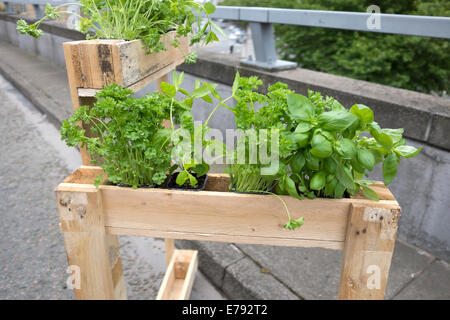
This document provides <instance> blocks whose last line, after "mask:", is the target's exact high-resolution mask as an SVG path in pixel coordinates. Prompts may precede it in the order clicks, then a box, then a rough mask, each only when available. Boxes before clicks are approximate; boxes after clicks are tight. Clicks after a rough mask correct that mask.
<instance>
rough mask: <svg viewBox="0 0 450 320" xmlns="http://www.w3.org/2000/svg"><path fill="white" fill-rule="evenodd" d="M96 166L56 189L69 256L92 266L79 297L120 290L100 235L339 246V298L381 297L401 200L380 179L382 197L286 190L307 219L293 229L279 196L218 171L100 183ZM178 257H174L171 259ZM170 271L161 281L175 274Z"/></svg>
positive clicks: (293, 208)
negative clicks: (190, 183)
mask: <svg viewBox="0 0 450 320" xmlns="http://www.w3.org/2000/svg"><path fill="white" fill-rule="evenodd" d="M100 173H102V169H101V168H98V167H81V168H80V169H78V170H77V171H76V172H74V173H73V174H72V175H70V176H69V177H68V178H66V179H65V180H64V182H63V183H61V184H60V185H59V186H58V187H57V188H56V198H57V205H58V211H59V215H60V219H61V228H62V230H63V232H64V238H65V241H66V249H67V253H68V257H69V263H72V261H73V262H76V263H79V265H80V266H82V270H83V269H84V268H86V270H89V271H87V272H86V273H85V275H84V277H82V278H81V289H80V290H79V291H78V293H77V289H75V293H76V296H77V297H82V298H90V299H92V298H94V299H97V298H113V297H114V290H119V289H117V286H119V287H120V284H118V283H116V282H115V280H114V279H115V277H114V266H112V265H111V261H118V260H120V257H118V258H117V257H115V255H113V256H114V257H115V258H114V259H111V257H109V261H108V257H107V255H106V254H105V253H104V252H107V251H105V250H106V249H105V248H106V246H107V245H106V244H105V240H104V239H105V238H104V236H105V235H114V236H117V235H134V236H147V237H164V238H170V239H188V240H202V241H218V242H232V243H248V244H266V245H277V246H297V247H320V248H329V249H338V250H344V260H343V265H342V271H341V281H340V286H339V298H340V299H383V297H384V291H385V288H386V284H387V277H388V273H389V267H390V263H391V258H392V253H393V249H394V245H395V238H396V233H397V228H398V219H399V216H400V206H399V204H398V203H397V201H396V200H395V198H394V197H393V195H392V194H391V192H390V191H389V189H388V188H387V187H385V186H384V185H383V184H382V183H377V184H375V185H374V186H373V189H374V190H375V191H376V192H377V193H378V195H379V197H380V201H379V202H373V201H370V200H367V199H365V198H364V197H363V196H362V195H357V196H355V197H353V198H351V199H315V200H297V199H295V198H292V197H286V196H283V197H282V198H283V199H284V201H285V202H286V204H287V206H288V207H289V209H290V211H291V214H292V216H293V218H299V217H304V218H305V224H304V225H303V226H302V227H301V228H300V229H297V230H295V231H290V230H286V229H284V228H283V227H282V226H283V224H284V223H285V222H286V213H285V210H284V208H283V205H282V203H281V202H280V200H279V199H277V198H275V197H272V196H267V195H249V194H237V193H232V192H228V185H229V178H228V176H226V175H223V174H222V175H221V174H211V175H209V179H208V184H207V187H206V190H205V191H201V192H191V191H178V190H167V189H131V188H121V187H117V186H112V185H101V186H100V187H99V188H98V189H97V188H95V186H94V185H93V181H94V179H95V177H96V176H97V175H98V174H100ZM68 217H69V218H70V219H69V220H68V219H67V218H68ZM75 240H76V241H75ZM90 257H96V258H95V259H89V258H90ZM176 259H177V258H176V256H173V257H172V263H171V265H172V266H173V265H174V264H176ZM172 270H173V269H172ZM171 272H172V271H171ZM171 272H169V273H168V275H166V280H165V284H166V286H169V285H170V283H173V282H174V281H175V280H174V279H178V278H177V277H175V276H174V275H173V272H172V273H171ZM99 275H102V276H101V277H100V276H99ZM120 290H121V289H120ZM163 296H164V295H163V294H162V293H161V294H160V297H163ZM164 297H167V296H164Z"/></svg>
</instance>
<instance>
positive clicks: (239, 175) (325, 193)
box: [228, 74, 420, 229]
mask: <svg viewBox="0 0 450 320" xmlns="http://www.w3.org/2000/svg"><path fill="white" fill-rule="evenodd" d="M260 85H262V82H261V81H260V80H259V79H258V78H256V77H250V78H243V77H240V76H239V74H238V75H237V76H236V80H235V83H234V85H233V92H234V94H233V97H234V98H235V100H236V102H237V103H236V105H235V106H234V108H233V109H232V111H233V113H234V114H235V120H236V126H237V127H238V128H239V129H242V130H250V129H253V130H254V131H256V132H259V131H260V130H263V129H278V130H279V151H278V153H279V154H278V155H277V156H278V157H279V161H280V165H279V170H278V172H276V173H274V174H271V175H264V174H262V170H261V169H262V168H264V167H265V166H267V165H263V164H262V163H261V161H260V158H258V159H257V162H256V163H251V162H249V158H248V157H247V158H246V159H245V161H246V162H245V164H242V163H238V164H232V165H230V166H229V168H228V172H229V174H230V177H231V181H232V187H233V189H234V190H236V191H243V192H262V193H271V191H272V189H273V187H274V185H276V188H275V192H276V193H277V194H279V195H290V196H292V197H295V198H298V199H303V198H305V197H307V198H311V199H312V198H316V197H325V198H341V197H343V196H344V195H346V194H348V195H354V194H356V193H357V192H359V191H360V190H362V192H363V194H364V195H365V196H366V197H367V198H369V199H372V200H378V195H377V193H376V192H375V191H373V190H372V189H371V188H370V187H369V186H370V184H371V182H370V181H365V180H362V178H363V177H364V176H367V175H368V172H370V171H372V170H373V169H374V167H375V165H376V164H378V163H381V162H383V176H384V182H385V184H386V185H388V184H390V183H391V182H392V180H393V179H394V178H395V175H396V172H397V167H398V164H399V163H400V159H401V158H410V157H414V156H415V155H417V154H418V153H419V152H420V149H419V150H418V149H416V148H414V147H412V146H406V145H405V143H406V141H405V140H404V139H403V138H402V134H403V129H382V128H381V127H380V126H379V125H378V124H377V123H376V122H375V121H374V114H373V111H372V110H371V109H370V108H369V107H367V106H364V105H361V104H357V105H353V106H352V108H351V109H349V110H348V109H346V108H344V107H343V106H342V105H341V104H340V103H339V102H338V101H337V100H336V99H334V98H331V97H323V96H322V95H321V94H320V93H319V92H313V91H308V96H303V95H299V94H296V93H294V92H293V91H291V90H289V89H288V87H287V85H285V84H282V83H276V84H275V85H272V86H270V87H269V88H268V92H267V94H263V93H259V92H258V88H259V86H260ZM245 139H247V140H244V142H245V144H244V145H245V151H246V153H245V154H246V155H247V154H248V151H249V146H250V145H254V144H255V143H256V144H257V145H258V146H259V145H260V144H261V141H260V140H256V141H254V140H251V139H250V138H249V136H248V135H245ZM241 145H242V144H241ZM234 160H236V157H235V158H234ZM280 199H281V198H280ZM281 200H282V199H281ZM283 203H284V202H283ZM285 207H286V206H285ZM286 211H287V212H288V215H289V211H288V209H287V207H286ZM296 221H297V220H293V219H292V218H291V217H290V215H289V223H288V224H286V225H285V227H286V228H288V229H294V228H296V227H298V226H299V225H301V223H297V222H298V221H297V222H296ZM301 222H302V223H303V220H302V221H301Z"/></svg>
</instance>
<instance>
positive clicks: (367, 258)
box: [338, 204, 400, 300]
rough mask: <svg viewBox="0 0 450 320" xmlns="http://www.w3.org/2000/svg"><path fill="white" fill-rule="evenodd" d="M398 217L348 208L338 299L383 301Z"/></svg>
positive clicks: (373, 209)
mask: <svg viewBox="0 0 450 320" xmlns="http://www.w3.org/2000/svg"><path fill="white" fill-rule="evenodd" d="M399 217H400V209H399V208H376V207H368V206H362V205H357V204H353V205H352V209H351V211H350V214H349V219H348V227H347V235H346V239H345V247H344V259H343V263H342V270H341V280H340V285H339V294H338V299H370V300H372V299H383V298H384V292H385V289H386V284H387V279H388V275H389V268H390V265H391V259H392V254H393V251H394V246H395V238H396V235H397V229H398V219H399Z"/></svg>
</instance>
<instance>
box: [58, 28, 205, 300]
mask: <svg viewBox="0 0 450 320" xmlns="http://www.w3.org/2000/svg"><path fill="white" fill-rule="evenodd" d="M175 36H176V32H175V31H174V32H169V33H167V34H166V35H164V36H163V37H162V41H163V43H164V44H165V46H166V48H167V49H168V50H167V51H161V52H158V53H152V54H149V55H148V54H147V53H146V50H145V49H144V46H143V42H142V41H141V40H133V41H124V40H86V41H74V42H66V43H64V44H63V48H64V56H65V60H66V69H67V77H68V81H69V87H70V93H71V96H72V104H73V108H74V110H75V109H78V108H79V107H80V106H84V105H88V106H92V105H93V104H94V103H95V101H96V98H95V95H96V93H97V92H98V91H99V90H101V89H102V88H104V87H105V86H107V85H109V84H112V83H116V84H119V85H121V86H122V87H126V88H128V89H131V90H132V91H134V92H137V91H139V90H140V89H142V88H144V87H145V86H147V85H148V84H150V83H151V82H153V81H155V80H156V81H157V82H158V89H159V90H160V85H161V82H162V81H166V82H168V73H169V72H171V71H173V70H174V69H175V68H176V67H177V66H178V65H180V64H182V63H183V62H184V60H185V56H186V55H187V54H189V53H190V52H191V49H190V47H189V39H188V38H186V37H182V38H180V39H179V47H178V48H174V47H173V46H172V45H171V43H172V41H173V40H174V39H175ZM80 125H81V126H83V124H80ZM84 129H85V130H86V132H87V134H90V129H89V126H84ZM80 153H81V160H82V163H83V165H85V166H89V165H90V163H91V156H90V154H89V153H88V152H87V150H86V149H85V148H81V150H80ZM85 172H86V171H85ZM77 194H78V196H80V194H79V193H77ZM75 197H77V196H75ZM81 197H82V198H76V199H75V200H72V198H70V197H69V198H70V199H71V200H69V202H64V200H61V199H60V201H59V202H58V203H59V205H61V206H62V207H64V206H65V207H66V209H67V210H66V211H67V212H66V213H68V214H69V217H70V215H71V214H73V212H71V210H72V209H71V206H72V202H71V201H74V202H73V203H84V204H85V205H88V204H89V205H88V206H87V207H84V209H86V210H87V209H89V212H91V214H90V218H89V219H84V220H79V221H75V220H70V219H69V220H64V221H65V222H62V223H61V226H62V231H63V234H64V242H65V246H66V252H67V257H68V261H69V264H70V265H74V266H77V267H79V268H80V270H84V272H83V273H82V277H81V283H82V287H80V289H77V288H75V290H74V292H75V297H76V298H77V299H126V298H127V295H126V289H125V280H124V277H123V270H122V262H121V260H120V250H119V242H118V238H117V235H114V234H107V233H105V228H104V220H103V209H102V203H101V197H100V194H99V193H95V192H94V193H92V192H88V193H86V194H84V195H81ZM61 201H62V202H61ZM98 201H100V202H98ZM78 214H81V218H80V219H83V217H84V214H83V213H82V212H81V213H80V212H78ZM61 217H64V214H63V216H61ZM68 221H70V222H68ZM165 247H166V258H167V263H168V265H169V267H170V263H171V261H172V258H173V257H174V256H175V257H178V259H180V257H182V254H183V253H182V252H181V253H180V252H179V250H175V244H174V241H173V239H165ZM184 254H185V255H186V253H184ZM89 260H90V261H89ZM93 261H95V264H93V263H92V262H93ZM191 263H192V264H193V265H195V266H196V255H195V256H192V259H191ZM176 265H180V263H178V260H177V262H176ZM189 270H191V269H189ZM194 276H195V272H188V273H187V274H186V276H185V277H184V278H180V277H177V278H176V280H177V281H174V282H173V283H172V284H173V285H172V286H169V285H166V286H165V290H163V291H162V293H164V297H183V298H187V297H188V295H189V294H190V289H189V288H190V287H189V285H190V286H192V283H193V281H194V280H193V279H194ZM96 281H98V283H97V282H96ZM181 282H183V283H186V285H187V288H188V290H184V289H183V290H184V291H182V292H178V291H176V292H172V291H171V290H176V289H177V288H178V286H179V284H180V283H181ZM97 284H98V286H96V285H97ZM183 288H184V287H183ZM177 292H178V293H177ZM176 293H177V294H176Z"/></svg>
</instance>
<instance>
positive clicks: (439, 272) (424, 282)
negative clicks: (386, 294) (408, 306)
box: [395, 260, 450, 300]
mask: <svg viewBox="0 0 450 320" xmlns="http://www.w3.org/2000/svg"><path fill="white" fill-rule="evenodd" d="M395 299H397V300H450V265H449V264H448V263H446V262H444V261H441V260H437V261H435V262H434V263H433V264H432V265H431V266H430V267H429V268H427V269H426V270H425V271H424V272H423V273H422V274H421V275H419V276H418V277H417V278H416V279H414V280H413V281H412V282H411V283H410V285H409V286H407V287H406V288H404V289H403V290H402V291H401V292H400V293H399V294H398V295H397V296H396V297H395Z"/></svg>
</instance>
